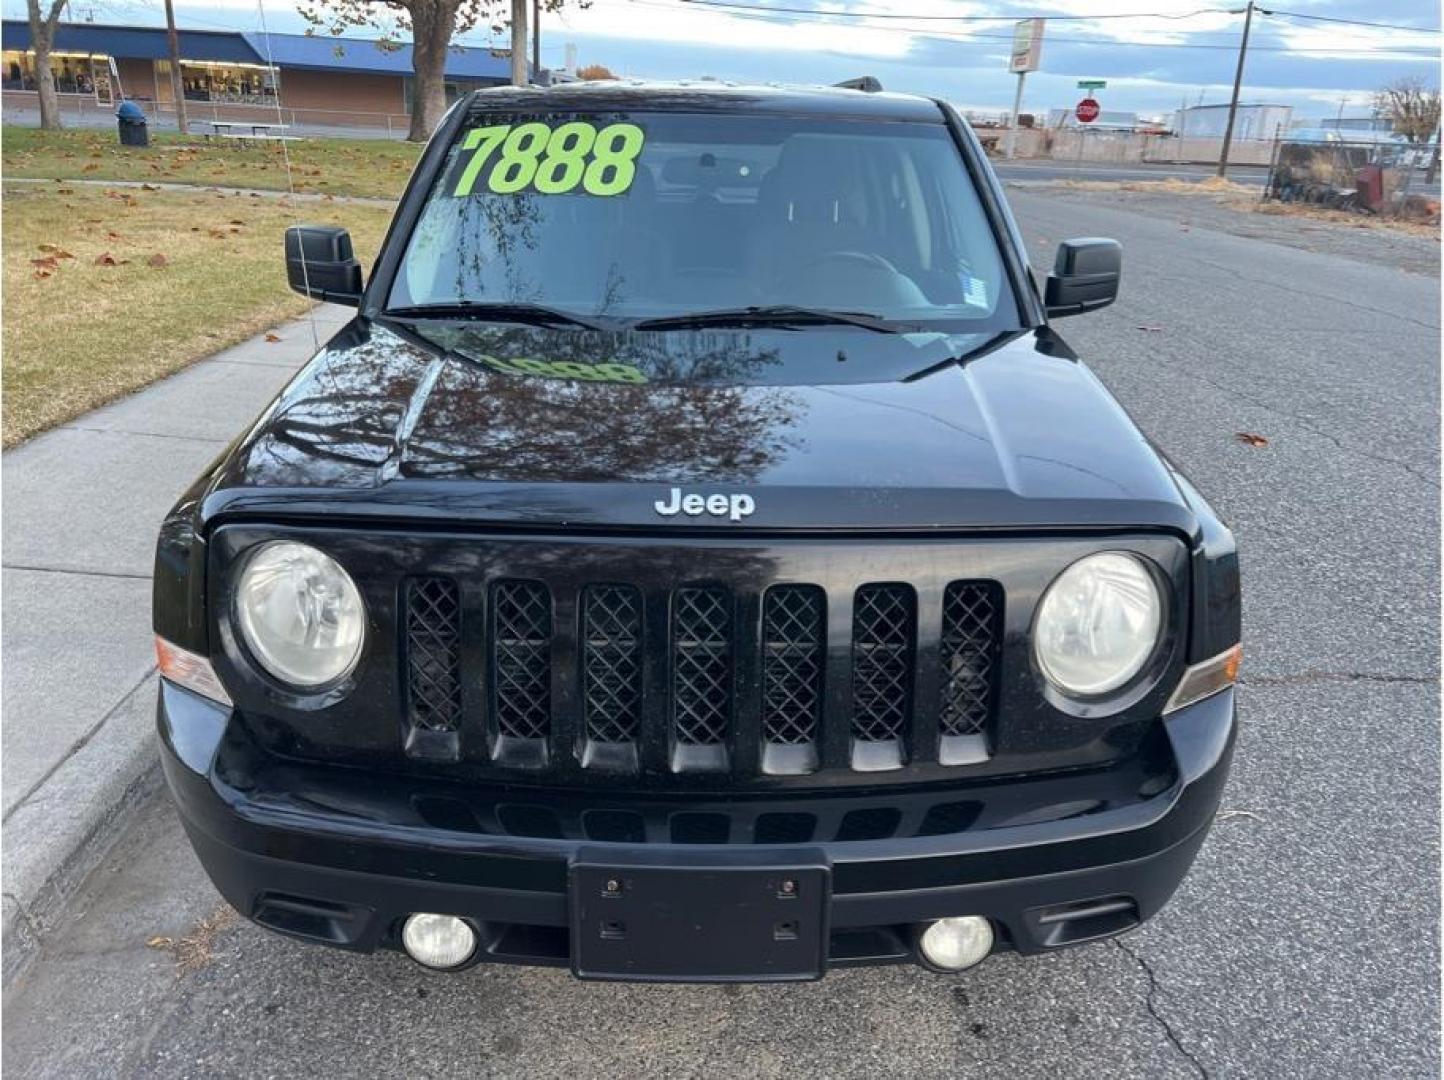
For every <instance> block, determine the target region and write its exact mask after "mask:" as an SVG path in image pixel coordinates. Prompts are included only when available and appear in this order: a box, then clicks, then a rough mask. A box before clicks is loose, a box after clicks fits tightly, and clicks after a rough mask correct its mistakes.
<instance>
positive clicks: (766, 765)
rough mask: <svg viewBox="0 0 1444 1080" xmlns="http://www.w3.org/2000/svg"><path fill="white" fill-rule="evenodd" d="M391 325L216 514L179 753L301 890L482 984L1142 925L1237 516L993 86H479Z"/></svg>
mask: <svg viewBox="0 0 1444 1080" xmlns="http://www.w3.org/2000/svg"><path fill="white" fill-rule="evenodd" d="M286 257H287V262H288V268H289V272H290V279H291V283H292V285H293V286H294V287H295V288H297V289H299V290H301V291H302V292H305V293H306V294H307V295H310V296H313V297H316V298H320V299H325V300H329V301H333V302H337V303H344V304H350V305H353V306H355V307H356V308H357V314H356V317H355V319H354V320H352V321H351V322H350V323H349V325H347V326H346V327H345V328H344V329H342V330H341V331H340V332H339V333H338V334H337V335H336V336H335V337H334V338H332V339H331V340H330V341H329V342H328V343H327V344H326V346H325V347H324V348H323V349H322V350H321V351H320V352H319V353H318V354H317V355H316V357H315V358H314V359H313V360H311V361H310V362H309V363H308V364H307V365H306V366H305V368H303V369H302V370H301V372H300V373H299V374H298V375H297V376H296V377H295V378H294V379H293V380H292V381H291V383H290V384H289V385H288V386H287V387H286V388H285V389H284V390H283V391H282V392H281V393H280V395H279V396H278V397H277V398H276V399H275V401H274V402H273V403H272V404H271V405H270V406H269V407H268V408H267V409H266V411H265V412H264V413H263V415H262V416H261V417H260V418H259V419H258V420H257V421H256V422H255V424H254V425H253V426H252V427H251V428H250V429H249V430H248V431H247V432H245V434H244V435H242V436H241V437H240V438H239V439H238V440H237V441H236V442H235V443H234V444H233V445H232V446H231V448H230V449H229V450H227V451H226V453H224V454H223V455H222V456H221V457H220V459H219V460H217V461H216V462H215V464H214V465H212V466H211V467H210V469H209V470H208V471H207V472H206V473H205V475H204V476H202V477H201V478H200V479H199V480H198V481H197V482H196V483H195V485H194V486H193V487H192V488H191V489H190V491H189V492H187V493H186V495H185V496H184V497H183V498H182V499H181V500H180V502H179V503H178V504H177V505H176V507H175V509H174V510H173V511H172V513H171V514H170V515H169V516H168V517H167V519H166V521H165V523H164V525H163V527H162V530H161V536H160V541H159V547H158V551H157V557H156V570H155V631H156V635H157V642H156V644H157V649H158V652H159V657H160V664H161V670H162V673H163V674H164V676H165V679H164V682H163V683H162V686H161V691H160V703H159V714H158V721H159V728H160V739H161V744H162V748H163V757H164V764H165V771H166V776H167V778H168V780H169V784H170V788H171V790H172V792H173V794H174V797H175V801H176V803H177V805H178V806H179V809H180V813H181V816H182V817H183V819H184V821H185V825H186V828H187V830H188V832H189V834H190V838H191V841H192V842H193V844H194V846H195V849H196V852H197V854H198V855H199V857H200V859H201V861H202V862H203V863H204V864H205V867H206V869H207V871H208V872H209V873H210V875H211V877H212V878H213V880H214V881H215V883H216V885H217V887H218V888H219V889H220V891H221V892H222V893H223V894H224V895H225V897H226V899H227V900H229V901H230V903H232V904H233V905H234V906H235V907H236V908H237V909H239V910H240V911H241V912H242V913H243V914H245V915H246V916H248V917H249V918H251V919H253V920H255V921H256V922H258V923H260V924H261V925H263V926H267V927H270V928H271V929H273V930H278V931H281V932H283V933H287V934H291V935H294V936H297V937H301V938H305V939H308V940H311V941H318V942H323V943H326V944H331V945H337V946H341V947H344V948H350V949H358V950H362V951H370V950H372V949H375V948H376V947H378V946H384V947H388V948H401V949H404V950H405V951H406V952H408V953H409V954H410V955H411V956H413V957H414V958H415V959H417V960H419V961H421V962H422V963H424V964H427V965H429V966H431V967H433V968H438V969H455V968H462V967H465V966H467V965H469V964H472V963H476V962H478V961H507V962H514V963H531V964H553V965H566V966H570V968H571V969H572V971H574V972H575V973H576V974H578V975H580V976H585V977H591V978H605V979H664V980H724V979H805V978H816V977H819V976H820V975H822V974H823V972H825V971H826V970H827V969H828V968H829V967H832V966H838V965H845V964H865V963H879V962H887V961H902V960H917V961H918V962H921V963H923V964H925V965H926V966H928V967H930V968H933V969H934V970H940V971H958V970H962V969H964V968H967V967H969V966H971V965H972V964H975V963H977V962H978V961H979V960H981V959H983V957H985V956H986V955H987V954H988V953H989V952H991V951H993V950H997V949H1014V950H1017V951H1019V952H1023V953H1036V952H1040V951H1044V950H1048V949H1053V948H1057V947H1060V946H1065V945H1072V944H1076V943H1079V942H1083V941H1089V940H1093V939H1097V938H1102V937H1106V936H1108V935H1112V934H1117V933H1120V932H1122V931H1125V930H1128V929H1130V928H1131V927H1134V926H1136V925H1138V924H1139V923H1140V922H1141V921H1142V920H1143V919H1146V918H1148V917H1149V916H1151V915H1152V914H1153V913H1154V912H1155V911H1157V910H1158V909H1159V907H1160V906H1161V905H1162V904H1163V903H1164V902H1165V901H1166V900H1167V898H1168V897H1169V895H1170V894H1171V893H1172V892H1173V890H1174V889H1175V888H1176V887H1177V885H1178V883H1179V881H1180V880H1181V879H1182V877H1183V875H1184V873H1185V872H1186V871H1187V869H1188V866H1189V864H1190V863H1191V861H1192V860H1193V858H1194V855H1195V854H1196V853H1197V851H1198V849H1199V846H1200V844H1201V843H1202V842H1203V838H1204V835H1205V833H1206V832H1207V830H1208V826H1209V823H1210V821H1211V819H1212V817H1213V815H1214V812H1215V810H1216V807H1217V805H1218V801H1219V796H1220V792H1221V789H1222V787H1223V783H1224V777H1225V773H1226V771H1227V768H1228V763H1229V759H1230V755H1231V752H1232V747H1233V740H1234V728H1235V719H1234V691H1233V689H1232V686H1233V680H1234V676H1235V673H1236V670H1237V666H1238V660H1239V655H1240V654H1239V583H1238V565H1237V558H1236V554H1235V549H1234V544H1233V540H1232V537H1231V536H1230V534H1229V532H1228V531H1227V529H1226V528H1225V527H1224V526H1223V525H1222V524H1220V522H1219V521H1218V519H1217V518H1216V517H1215V516H1214V514H1213V513H1212V511H1210V509H1209V507H1208V506H1207V505H1206V504H1205V502H1204V501H1203V499H1202V498H1201V497H1200V496H1199V494H1198V492H1197V491H1195V490H1194V488H1193V487H1192V486H1190V484H1189V483H1188V482H1187V481H1186V480H1185V479H1184V478H1183V477H1182V476H1181V475H1179V474H1178V472H1177V471H1176V470H1174V469H1173V468H1172V467H1171V466H1170V465H1169V464H1168V462H1167V461H1165V460H1163V459H1162V458H1161V457H1160V455H1159V454H1158V453H1157V452H1156V451H1155V450H1154V449H1153V448H1152V447H1151V446H1150V445H1149V443H1148V442H1147V441H1146V440H1145V439H1144V437H1143V436H1142V435H1141V434H1140V433H1139V431H1138V430H1137V428H1136V427H1134V425H1133V423H1132V422H1131V421H1130V420H1129V418H1128V416H1127V415H1126V414H1125V413H1124V411H1123V410H1122V409H1121V408H1120V407H1119V405H1118V404H1117V403H1116V402H1115V401H1114V400H1113V398H1112V397H1111V396H1110V395H1109V394H1108V392H1107V391H1106V390H1105V389H1104V388H1103V387H1102V385H1100V383H1099V382H1098V380H1097V378H1095V377H1094V376H1093V375H1092V374H1091V373H1090V372H1089V370H1088V369H1087V368H1086V367H1085V366H1084V365H1083V364H1082V363H1081V362H1080V361H1079V359H1078V358H1077V356H1076V355H1074V353H1073V352H1071V351H1070V350H1069V348H1068V346H1067V345H1066V344H1064V342H1063V341H1062V339H1060V338H1059V337H1058V336H1057V334H1056V333H1055V332H1054V330H1053V329H1052V327H1051V325H1050V321H1051V320H1053V319H1056V318H1058V317H1059V316H1063V315H1072V314H1076V313H1080V312H1085V311H1088V310H1090V309H1093V308H1097V307H1101V306H1104V305H1106V304H1107V303H1109V302H1110V301H1111V300H1112V299H1113V298H1114V296H1115V294H1116V292H1117V288H1118V279H1119V265H1120V263H1119V251H1118V246H1117V245H1116V244H1115V243H1113V242H1112V241H1108V240H1098V239H1085V240H1075V241H1069V242H1067V243H1065V244H1063V245H1062V247H1061V248H1060V250H1059V252H1058V259H1057V264H1056V266H1055V268H1054V270H1053V273H1052V274H1051V275H1050V276H1049V277H1048V278H1047V281H1046V284H1045V285H1044V286H1043V287H1042V289H1041V290H1040V288H1039V287H1038V285H1037V283H1036V282H1035V280H1034V278H1033V276H1032V272H1031V271H1030V270H1029V267H1028V264H1027V258H1026V254H1025V252H1024V247H1023V243H1022V240H1021V237H1020V235H1019V232H1018V229H1017V226H1016V225H1015V224H1014V222H1013V220H1012V218H1011V216H1010V214H1009V211H1008V208H1007V206H1006V204H1005V203H1004V200H1003V193H1002V190H1001V188H1000V186H999V184H998V181H997V180H996V178H995V177H994V175H993V173H992V171H991V169H990V168H989V166H988V164H987V162H986V160H985V158H984V156H983V153H982V151H981V149H980V148H979V144H978V141H977V139H976V138H975V137H974V136H973V134H972V133H971V132H970V130H969V128H968V126H967V124H966V123H964V122H963V121H962V120H961V119H960V118H959V116H958V114H957V113H956V112H955V111H954V110H953V109H952V108H951V107H950V106H948V105H947V104H945V103H942V102H938V101H930V100H926V99H923V98H916V97H907V96H901V95H893V94H886V93H880V92H867V91H864V90H859V89H834V88H826V89H797V90H784V89H776V88H750V87H733V86H728V85H723V84H719V83H702V84H700V85H685V84H684V85H668V86H643V85H628V84H621V83H609V84H594V85H582V86H562V87H556V88H551V89H530V88H529V89H501V90H487V91H480V92H477V93H474V94H472V95H470V96H468V97H466V98H464V99H463V100H462V101H460V102H459V103H458V104H457V105H456V106H455V107H454V108H453V109H452V110H451V111H450V113H449V114H448V115H447V117H446V118H445V120H444V121H443V123H442V124H441V127H440V129H439V130H438V131H437V133H436V135H435V137H434V138H433V139H432V141H431V144H430V146H429V147H428V148H427V149H426V151H425V154H424V155H423V157H422V158H421V161H420V164H419V165H418V166H417V169H416V171H415V174H414V176H413V177H412V178H411V181H410V184H409V186H408V187H407V190H406V194H405V196H404V197H403V199H402V201H401V204H400V207H399V209H398V211H397V213H396V217H395V220H394V222H393V223H392V226H391V230H390V233H389V235H388V236H387V238H386V241H385V243H384V246H383V248H382V251H381V255H380V257H379V259H378V260H377V262H376V265H375V268H374V270H373V272H372V274H371V277H370V280H369V281H368V282H366V283H365V284H364V286H363V283H362V275H361V269H360V266H359V265H358V263H357V261H356V259H355V258H354V256H353V254H352V250H351V243H350V240H349V238H348V237H347V235H346V234H345V233H344V232H343V231H341V230H339V229H334V228H323V227H308V226H300V227H296V228H293V229H291V230H289V231H288V234H287V236H286Z"/></svg>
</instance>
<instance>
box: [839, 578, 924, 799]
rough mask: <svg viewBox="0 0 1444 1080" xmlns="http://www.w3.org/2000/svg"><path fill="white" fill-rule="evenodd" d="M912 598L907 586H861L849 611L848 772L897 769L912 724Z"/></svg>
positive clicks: (914, 625)
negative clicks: (850, 767)
mask: <svg viewBox="0 0 1444 1080" xmlns="http://www.w3.org/2000/svg"><path fill="white" fill-rule="evenodd" d="M916 642H917V594H916V593H915V592H913V589H912V586H911V585H864V586H863V587H862V588H860V589H858V590H857V598H856V600H855V601H854V603H853V609H852V738H853V768H856V769H864V770H873V769H893V768H897V767H898V766H899V765H901V764H902V761H903V740H904V738H905V737H906V735H907V729H908V724H909V721H911V719H912V711H913V710H912V705H913V702H912V698H913V692H912V684H913V649H914V648H915V646H916Z"/></svg>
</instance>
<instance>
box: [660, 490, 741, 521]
mask: <svg viewBox="0 0 1444 1080" xmlns="http://www.w3.org/2000/svg"><path fill="white" fill-rule="evenodd" d="M652 509H654V510H655V511H657V513H659V514H661V515H662V516H663V517H675V516H676V515H677V514H679V513H680V514H686V515H687V516H688V517H697V516H698V515H700V514H704V513H706V514H710V515H712V516H713V517H725V518H729V519H730V520H732V521H741V520H742V519H743V518H745V517H748V516H750V515H751V514H752V513H753V512H755V511H756V509H757V502H756V500H755V499H753V498H752V496H751V495H740V494H734V495H726V494H723V493H721V492H713V493H712V494H709V495H702V494H700V493H698V492H695V491H693V492H688V493H687V494H685V495H684V494H682V489H681V488H675V487H674V488H672V489H670V490H669V491H668V493H667V498H665V499H658V500H656V501H655V502H653V503H652Z"/></svg>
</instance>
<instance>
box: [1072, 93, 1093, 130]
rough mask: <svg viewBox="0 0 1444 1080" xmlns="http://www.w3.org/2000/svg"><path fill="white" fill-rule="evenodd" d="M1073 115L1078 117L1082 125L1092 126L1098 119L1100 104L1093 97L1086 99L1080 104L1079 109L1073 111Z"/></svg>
mask: <svg viewBox="0 0 1444 1080" xmlns="http://www.w3.org/2000/svg"><path fill="white" fill-rule="evenodd" d="M1073 115H1074V116H1076V117H1078V122H1079V123H1080V124H1091V123H1093V121H1094V120H1097V119H1098V102H1096V101H1095V100H1093V99H1092V98H1091V97H1086V98H1084V99H1083V100H1082V101H1080V102H1078V107H1077V108H1076V109H1074V110H1073Z"/></svg>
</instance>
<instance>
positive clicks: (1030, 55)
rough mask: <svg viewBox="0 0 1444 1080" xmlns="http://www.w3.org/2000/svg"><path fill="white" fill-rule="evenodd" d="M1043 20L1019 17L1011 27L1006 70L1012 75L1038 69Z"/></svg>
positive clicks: (1040, 55)
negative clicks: (1011, 34)
mask: <svg viewBox="0 0 1444 1080" xmlns="http://www.w3.org/2000/svg"><path fill="white" fill-rule="evenodd" d="M1043 22H1044V20H1043V19H1019V20H1018V22H1017V24H1016V25H1015V26H1014V27H1013V51H1012V54H1011V55H1010V56H1009V58H1008V70H1009V71H1011V72H1012V73H1013V74H1014V75H1022V74H1024V73H1026V72H1029V71H1037V70H1038V61H1039V60H1040V59H1041V57H1042V55H1043Z"/></svg>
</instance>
